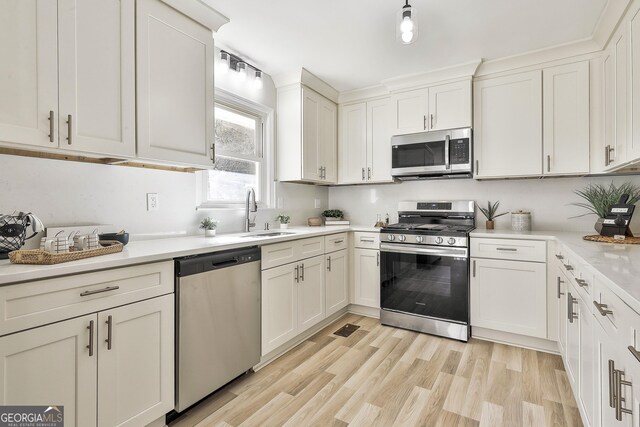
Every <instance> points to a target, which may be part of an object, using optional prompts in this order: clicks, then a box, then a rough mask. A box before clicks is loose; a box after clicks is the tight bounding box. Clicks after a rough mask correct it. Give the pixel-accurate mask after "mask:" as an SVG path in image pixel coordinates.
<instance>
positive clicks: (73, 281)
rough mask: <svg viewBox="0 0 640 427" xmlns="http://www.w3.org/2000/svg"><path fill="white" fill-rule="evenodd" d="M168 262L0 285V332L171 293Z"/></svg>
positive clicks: (170, 273) (15, 330)
mask: <svg viewBox="0 0 640 427" xmlns="http://www.w3.org/2000/svg"><path fill="white" fill-rule="evenodd" d="M173 284H174V275H173V261H165V262H159V263H154V264H144V265H139V266H134V267H126V268H118V269H113V270H106V271H99V272H95V273H85V274H77V275H73V276H67V277H59V278H55V279H47V280H39V281H36V282H30V283H22V284H18V285H10V286H4V287H0V335H5V334H9V333H12V332H17V331H21V330H24V329H28V328H33V327H36V326H41V325H45V324H48V323H53V322H57V321H60V320H64V319H69V318H72V317H77V316H81V315H84V314H87V313H94V312H96V311H100V310H105V309H108V308H112V307H116V306H120V305H124V304H129V303H132V302H135V301H140V300H143V299H148V298H152V297H156V296H159V295H164V294H168V293H172V292H173Z"/></svg>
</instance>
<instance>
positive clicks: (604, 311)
mask: <svg viewBox="0 0 640 427" xmlns="http://www.w3.org/2000/svg"><path fill="white" fill-rule="evenodd" d="M593 305H595V306H596V308H597V309H598V311H599V312H600V315H601V316H606V315H607V314H613V311H611V310H609V309H608V308H607V304H600V303H599V302H597V301H594V302H593Z"/></svg>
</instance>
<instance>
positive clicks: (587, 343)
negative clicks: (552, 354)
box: [574, 298, 596, 426]
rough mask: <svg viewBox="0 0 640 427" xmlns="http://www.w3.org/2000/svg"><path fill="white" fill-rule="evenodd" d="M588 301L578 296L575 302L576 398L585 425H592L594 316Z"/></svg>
mask: <svg viewBox="0 0 640 427" xmlns="http://www.w3.org/2000/svg"><path fill="white" fill-rule="evenodd" d="M589 303H590V302H589V301H584V300H583V299H582V298H578V304H577V313H578V319H576V320H574V322H576V321H577V323H578V325H579V326H578V327H579V329H580V334H579V341H580V362H579V364H578V366H579V368H578V378H579V379H580V380H579V381H578V399H579V400H580V404H581V405H582V408H583V409H584V416H585V417H586V420H585V421H586V423H585V424H587V425H591V426H592V425H593V420H594V407H595V403H596V399H595V391H596V377H595V375H594V373H595V372H596V361H595V354H596V353H595V343H594V336H593V333H594V331H593V324H594V318H593V316H592V315H591V311H590V307H591V305H590V304H589Z"/></svg>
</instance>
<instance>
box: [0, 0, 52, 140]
mask: <svg viewBox="0 0 640 427" xmlns="http://www.w3.org/2000/svg"><path fill="white" fill-rule="evenodd" d="M57 16H58V10H57V3H56V2H55V1H48V0H2V2H0V58H2V66H1V68H2V72H1V73H0V94H2V95H0V142H11V143H16V144H29V145H35V146H41V147H57V146H58V126H57V122H58V43H57V41H58V37H57V34H58V21H57Z"/></svg>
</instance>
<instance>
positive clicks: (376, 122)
mask: <svg viewBox="0 0 640 427" xmlns="http://www.w3.org/2000/svg"><path fill="white" fill-rule="evenodd" d="M391 107H392V105H391V98H385V99H379V100H377V101H371V102H367V167H368V168H370V169H368V170H367V181H368V182H392V181H393V178H392V177H391V119H392V108H391Z"/></svg>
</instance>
